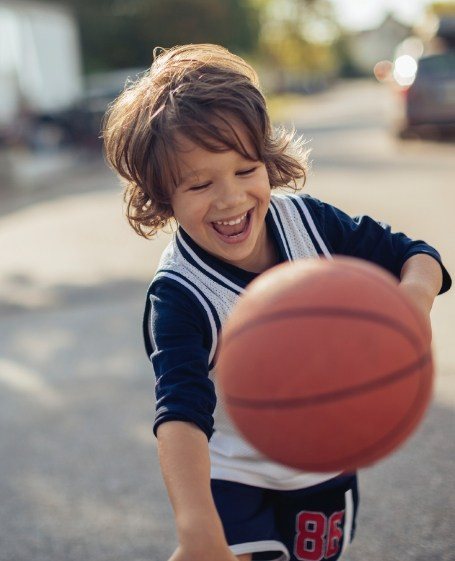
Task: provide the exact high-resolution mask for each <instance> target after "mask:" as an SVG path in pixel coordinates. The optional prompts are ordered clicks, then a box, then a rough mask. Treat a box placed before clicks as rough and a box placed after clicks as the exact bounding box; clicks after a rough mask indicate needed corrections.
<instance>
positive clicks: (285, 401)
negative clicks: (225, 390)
mask: <svg viewBox="0 0 455 561" xmlns="http://www.w3.org/2000/svg"><path fill="white" fill-rule="evenodd" d="M430 361H431V354H430V353H427V354H425V355H423V356H422V357H421V358H420V359H419V360H417V361H416V362H414V363H412V364H410V365H408V366H406V367H405V368H400V369H399V370H395V371H394V372H392V373H390V374H387V376H385V377H382V378H380V379H377V380H372V381H370V382H367V383H365V384H361V385H358V386H355V387H350V388H345V389H341V390H337V391H332V392H327V393H323V394H317V395H314V396H310V397H300V398H295V397H291V398H282V399H279V400H277V399H276V398H275V399H267V400H261V401H259V400H253V399H248V398H242V397H233V396H230V395H228V394H225V399H226V402H227V403H228V404H229V405H233V406H235V407H247V408H249V409H268V408H273V409H286V408H294V407H302V406H312V405H320V404H321V403H327V402H330V401H335V400H338V399H349V398H350V397H353V396H355V395H357V394H359V393H363V392H368V391H373V390H377V389H380V388H382V387H385V386H388V385H390V384H392V383H394V382H397V381H398V380H400V379H402V378H406V377H407V376H411V375H412V374H414V373H415V372H416V371H417V370H418V369H419V368H422V367H423V366H425V364H427V363H428V362H430Z"/></svg>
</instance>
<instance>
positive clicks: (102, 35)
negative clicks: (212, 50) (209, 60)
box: [63, 0, 259, 72]
mask: <svg viewBox="0 0 455 561" xmlns="http://www.w3.org/2000/svg"><path fill="white" fill-rule="evenodd" d="M63 1H64V3H65V4H66V5H68V6H69V7H70V8H71V9H72V10H73V12H74V13H75V15H76V18H77V20H78V22H79V32H80V38H81V44H82V51H83V58H84V62H85V68H86V71H87V72H93V71H98V70H108V69H115V68H124V67H130V66H134V67H146V66H149V65H150V64H151V62H152V52H153V48H154V47H156V46H162V47H171V46H173V45H177V44H185V43H218V44H221V45H224V46H225V47H227V48H229V49H231V50H232V51H235V52H248V51H251V50H254V49H255V48H256V45H257V41H258V36H259V20H258V16H257V11H256V10H255V9H254V8H253V7H252V6H251V5H249V4H247V3H246V1H244V0H63Z"/></svg>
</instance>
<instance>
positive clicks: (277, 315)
mask: <svg viewBox="0 0 455 561" xmlns="http://www.w3.org/2000/svg"><path fill="white" fill-rule="evenodd" d="M305 316H309V317H315V316H317V317H350V318H356V319H363V320H366V321H371V322H374V323H382V324H383V325H388V326H391V327H393V328H394V329H395V330H396V331H399V332H400V333H402V334H403V335H404V336H405V337H406V338H407V339H408V340H409V341H410V342H411V343H412V345H414V346H416V343H417V346H418V344H419V341H418V339H417V337H416V336H415V335H414V333H412V332H411V331H410V330H409V329H406V327H405V326H404V325H403V324H401V323H398V322H397V321H395V320H393V319H391V318H389V317H387V316H384V315H382V314H379V313H375V312H365V311H363V310H346V309H343V308H329V307H324V308H303V309H294V310H285V311H279V312H274V313H270V314H266V315H263V316H261V317H259V318H255V319H254V320H251V321H249V322H246V323H245V324H243V325H242V326H241V327H240V328H238V329H237V330H236V331H235V332H231V333H226V330H225V331H224V334H223V335H224V338H223V342H224V347H226V346H227V345H228V344H229V343H230V342H231V340H232V339H233V338H234V337H237V336H239V335H241V334H243V333H245V331H248V330H250V329H252V328H254V327H256V326H258V325H263V324H264V323H268V322H272V321H276V320H280V319H293V318H299V319H300V318H302V317H305Z"/></svg>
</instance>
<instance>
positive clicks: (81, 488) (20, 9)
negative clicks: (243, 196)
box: [0, 0, 455, 561]
mask: <svg viewBox="0 0 455 561" xmlns="http://www.w3.org/2000/svg"><path fill="white" fill-rule="evenodd" d="M188 42H193V43H195V42H214V43H219V44H222V45H224V46H226V47H227V48H229V49H230V50H232V51H233V52H235V53H237V54H240V55H241V56H243V57H245V58H246V59H247V60H248V61H249V62H251V63H252V64H253V65H254V67H255V68H256V69H257V70H258V72H259V75H260V78H261V81H262V84H263V89H264V91H265V93H266V95H267V99H268V104H269V108H270V112H271V115H272V118H273V120H274V122H275V123H277V124H278V123H283V124H285V125H288V126H294V127H295V128H296V129H297V131H298V132H299V133H300V134H303V135H304V136H305V137H306V138H307V140H308V145H309V147H311V149H312V153H311V159H312V170H311V173H310V177H309V179H308V182H307V185H306V186H305V189H306V190H307V191H308V192H310V193H311V194H312V195H313V196H316V197H318V198H321V199H323V200H326V201H328V202H330V203H332V204H335V205H336V206H339V207H341V208H342V209H344V210H345V211H347V212H349V213H351V214H353V215H354V214H362V213H366V214H370V215H372V216H374V217H376V218H378V219H380V220H383V221H385V222H389V223H390V224H392V225H393V226H394V229H395V230H402V231H405V232H406V233H408V234H409V235H410V236H413V237H417V238H423V239H425V240H426V241H428V242H429V243H431V244H433V245H434V246H435V247H436V248H437V249H438V250H439V251H440V252H441V254H442V256H443V259H444V261H445V263H446V266H447V268H448V269H449V271H450V272H451V273H452V274H454V271H455V247H454V239H455V229H454V226H453V224H454V220H453V216H452V213H453V209H454V208H455V190H454V187H453V186H454V185H455V142H454V136H455V135H454V131H455V2H454V1H444V2H431V1H429V0H394V1H393V0H370V1H368V2H361V1H359V0H65V1H64V0H62V1H60V2H47V1H41V0H0V389H1V391H0V419H1V426H2V428H3V430H2V431H1V433H0V450H1V453H0V470H1V474H2V477H1V479H0V560H1V561H31V560H33V561H51V560H52V561H54V560H59V561H60V560H62V559H64V560H69V561H82V560H84V561H85V560H87V559H90V560H93V561H104V560H105V561H108V560H109V561H115V560H126V559H128V560H129V561H146V560H147V561H166V559H167V557H168V556H169V555H170V553H171V552H172V550H173V548H174V547H175V533H174V528H173V521H172V516H171V511H170V507H169V504H168V500H167V497H166V493H165V490H164V486H163V483H162V481H161V476H160V471H159V466H158V462H157V458H156V452H155V440H154V437H153V434H152V430H151V427H152V423H153V413H154V404H153V393H154V392H153V386H154V376H153V372H152V370H151V366H150V364H149V363H148V361H147V358H146V356H145V351H144V350H143V347H142V339H141V337H142V335H141V314H142V307H143V301H144V298H145V292H146V289H147V286H148V283H149V282H150V280H151V278H152V276H153V273H154V270H155V268H156V266H157V263H158V259H159V256H160V254H161V251H162V250H163V248H164V247H165V245H166V244H167V243H168V241H169V233H166V232H164V233H162V234H160V235H159V236H158V237H157V239H154V240H153V241H147V240H144V239H141V238H139V237H138V236H136V234H134V232H133V231H132V230H131V229H130V228H129V226H128V225H127V223H126V220H125V218H124V216H123V209H122V193H121V186H120V184H119V182H118V180H117V179H116V177H114V175H113V174H112V173H111V172H110V171H109V170H108V169H107V168H106V166H105V164H104V161H103V157H102V143H101V140H100V125H101V119H102V116H103V114H104V112H105V110H106V107H107V106H108V104H109V103H110V102H111V101H112V100H113V99H115V97H116V96H117V95H118V94H119V93H120V92H121V91H122V89H123V88H124V87H125V84H127V83H128V81H130V80H134V79H135V78H136V77H137V76H138V75H140V74H141V73H142V72H143V71H145V70H146V69H147V68H148V67H149V66H150V64H151V62H152V51H153V49H154V47H156V46H161V47H170V46H173V45H175V44H183V43H188ZM454 322H455V297H454V296H453V294H451V293H450V294H447V295H444V296H442V297H441V298H439V299H438V301H437V302H436V304H435V307H434V311H433V326H434V350H435V355H436V361H437V379H436V384H435V395H434V400H433V403H432V406H431V407H430V410H429V413H428V415H427V417H426V418H425V421H424V422H423V423H422V425H421V427H420V428H419V430H418V431H417V433H416V434H415V435H414V436H413V437H412V438H411V439H410V440H409V441H408V442H407V443H406V444H405V445H404V446H403V447H402V448H401V449H400V450H399V451H398V452H397V453H395V454H393V455H392V456H391V457H389V458H387V459H386V460H384V461H382V462H380V463H379V464H378V465H376V466H374V467H372V468H370V469H368V470H364V471H362V473H361V474H360V478H361V485H362V490H363V495H362V496H363V499H362V505H361V512H360V517H359V526H358V532H357V538H356V541H355V542H354V544H353V546H352V548H351V550H350V552H349V553H348V560H350V561H360V560H364V559H369V560H370V561H383V560H384V559H388V558H389V559H413V560H417V561H427V560H428V559H438V560H439V561H451V560H453V559H454V557H453V555H454V554H453V552H454V551H455V539H454V535H453V519H454V516H455V498H454V495H453V488H454V486H455V474H454V470H453V461H454V459H455V444H454V439H453V431H454V429H455V415H454V409H455V350H454V346H453V342H452V339H453V336H452V333H453V324H454Z"/></svg>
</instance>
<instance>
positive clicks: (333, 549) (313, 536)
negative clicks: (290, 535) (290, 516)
mask: <svg viewBox="0 0 455 561" xmlns="http://www.w3.org/2000/svg"><path fill="white" fill-rule="evenodd" d="M343 516H344V510H342V511H340V512H334V513H333V514H332V515H331V516H330V518H329V519H328V520H327V516H326V515H325V514H324V513H322V512H310V511H302V512H299V514H298V515H297V535H296V538H295V548H294V549H295V551H294V553H295V556H296V557H297V559H300V560H301V561H321V559H330V557H333V556H334V555H336V554H337V553H338V552H339V550H340V544H341V538H342V537H343V530H342V527H341V524H342V521H343Z"/></svg>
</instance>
